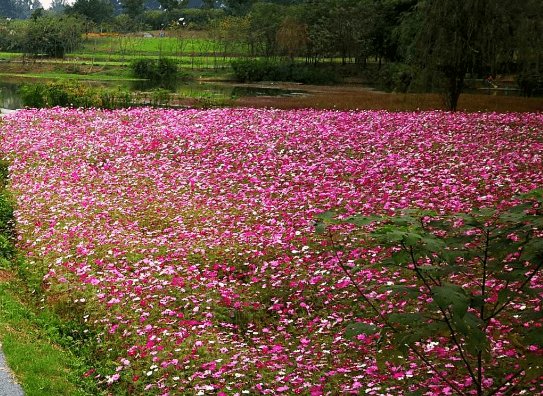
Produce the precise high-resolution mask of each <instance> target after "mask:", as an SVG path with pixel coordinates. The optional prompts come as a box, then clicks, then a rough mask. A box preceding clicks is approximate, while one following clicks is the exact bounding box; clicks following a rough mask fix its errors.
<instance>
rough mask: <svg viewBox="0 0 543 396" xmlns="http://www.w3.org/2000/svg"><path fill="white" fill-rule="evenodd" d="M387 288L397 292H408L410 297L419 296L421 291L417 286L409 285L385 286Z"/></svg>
mask: <svg viewBox="0 0 543 396" xmlns="http://www.w3.org/2000/svg"><path fill="white" fill-rule="evenodd" d="M385 288H386V289H387V290H391V291H392V292H393V293H395V294H407V296H408V297H412V298H413V297H417V296H418V295H419V294H420V291H419V289H418V288H417V287H409V286H404V285H392V286H385Z"/></svg>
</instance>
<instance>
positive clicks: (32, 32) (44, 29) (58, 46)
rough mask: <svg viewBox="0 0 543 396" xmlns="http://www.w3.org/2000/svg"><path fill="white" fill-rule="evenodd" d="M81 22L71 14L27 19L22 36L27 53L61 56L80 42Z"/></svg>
mask: <svg viewBox="0 0 543 396" xmlns="http://www.w3.org/2000/svg"><path fill="white" fill-rule="evenodd" d="M82 33H83V24H82V22H81V21H80V20H79V19H78V18H75V17H72V16H61V17H58V16H43V17H41V18H37V19H36V20H32V21H29V22H28V24H27V27H26V31H25V33H24V38H23V47H24V51H25V53H27V54H31V55H39V54H46V55H48V56H51V57H55V58H62V57H63V56H64V54H65V53H67V52H71V51H73V50H75V49H76V48H77V47H78V45H79V44H81V41H82V38H81V34H82Z"/></svg>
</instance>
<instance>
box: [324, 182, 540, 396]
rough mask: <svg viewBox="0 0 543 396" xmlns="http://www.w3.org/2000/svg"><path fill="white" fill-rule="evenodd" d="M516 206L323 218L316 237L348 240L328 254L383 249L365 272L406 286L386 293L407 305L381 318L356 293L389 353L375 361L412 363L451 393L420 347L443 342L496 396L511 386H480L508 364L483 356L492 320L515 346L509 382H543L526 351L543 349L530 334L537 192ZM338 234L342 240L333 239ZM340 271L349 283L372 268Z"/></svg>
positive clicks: (535, 318) (536, 269)
mask: <svg viewBox="0 0 543 396" xmlns="http://www.w3.org/2000/svg"><path fill="white" fill-rule="evenodd" d="M520 200H521V201H522V202H521V203H519V204H517V205H516V206H513V207H511V208H509V209H507V210H502V211H500V210H497V209H491V208H485V209H475V210H473V212H471V213H459V214H451V215H438V214H436V213H435V212H429V211H417V210H407V211H405V212H403V213H402V215H400V216H397V217H387V216H381V217H368V216H351V217H348V218H340V217H338V216H337V215H335V214H334V213H333V212H326V213H323V214H321V215H320V216H318V221H317V224H316V230H317V232H318V233H319V234H328V236H329V238H331V239H332V240H334V235H336V237H337V236H338V235H340V237H341V235H343V237H341V238H345V235H348V239H342V241H344V242H343V244H342V245H336V244H335V243H334V246H335V249H336V250H337V249H339V250H348V249H351V248H353V247H356V246H358V245H359V244H360V245H363V246H370V245H372V244H374V245H379V246H381V247H384V248H386V249H387V250H386V251H387V252H388V253H387V254H385V255H384V256H383V257H382V260H380V261H379V262H378V263H377V264H374V265H376V266H377V267H379V268H382V267H385V268H390V269H391V270H393V271H399V273H400V274H401V276H402V278H404V279H406V284H400V285H390V286H386V289H387V290H389V291H390V292H391V293H392V294H391V297H390V298H392V299H393V300H394V301H396V299H400V300H403V301H407V304H406V305H405V307H404V308H401V309H396V310H394V311H393V312H389V313H386V314H383V313H382V312H383V311H382V310H381V309H380V308H379V302H378V301H373V300H372V299H370V298H368V297H367V296H366V294H365V287H367V285H358V286H357V287H356V290H357V292H358V294H359V297H360V298H361V300H363V301H365V302H366V303H365V304H364V306H366V307H367V306H368V305H369V306H371V307H372V308H373V310H374V312H375V314H376V317H374V318H372V320H377V319H378V326H379V327H381V328H382V330H381V343H384V344H383V345H381V347H382V348H384V349H389V350H390V351H396V352H390V353H389V352H386V353H384V354H380V356H378V359H385V360H386V359H389V358H390V356H391V354H392V355H393V354H394V353H396V355H398V353H399V354H400V355H402V356H408V355H409V354H411V355H413V356H417V357H418V358H420V359H422V360H423V362H424V363H426V364H427V365H428V367H429V368H430V369H431V370H432V371H434V373H435V374H436V375H439V376H440V377H441V379H442V380H443V381H445V382H446V383H447V384H448V385H449V386H451V387H453V389H454V384H452V382H451V381H450V380H449V379H447V378H446V377H444V376H442V375H441V374H440V373H439V367H441V364H443V362H440V361H439V358H436V357H435V356H433V355H431V354H429V353H427V352H425V349H424V348H423V346H424V345H425V343H427V342H429V341H436V340H437V339H439V338H440V339H442V340H443V339H446V340H447V344H448V345H449V347H451V348H453V349H454V350H455V351H456V353H457V354H458V359H459V360H460V361H461V362H462V364H463V366H464V370H465V372H466V375H469V376H470V377H471V380H472V382H473V385H472V386H473V389H474V390H475V391H476V393H477V394H478V395H483V394H493V393H492V392H496V391H498V390H500V389H501V391H504V390H506V388H507V387H508V386H513V384H509V385H506V384H503V386H504V388H500V389H496V388H492V387H491V386H486V385H485V384H484V383H483V382H482V379H481V378H485V377H486V378H488V377H493V379H494V383H495V384H497V383H500V381H501V380H502V378H501V377H502V376H503V375H505V374H506V373H509V370H510V367H509V366H508V364H509V363H508V362H509V361H508V360H504V359H497V357H496V356H492V355H491V352H490V344H491V341H492V340H493V335H492V334H491V332H490V331H489V330H488V329H489V328H490V327H491V323H495V321H498V322H499V323H506V324H507V327H508V329H507V333H504V334H501V335H500V337H504V338H505V339H506V341H503V342H506V343H508V344H510V345H512V346H514V347H515V349H516V353H517V354H518V356H520V358H518V361H519V362H522V363H520V364H521V367H524V369H523V370H521V371H519V372H518V373H517V374H516V376H518V381H520V382H521V383H522V382H524V383H526V382H527V381H530V380H531V379H533V378H537V377H538V376H541V375H543V365H542V361H541V359H540V358H539V360H538V359H536V358H535V357H534V356H531V355H532V354H531V352H530V351H529V346H530V345H538V346H543V338H542V337H541V332H540V328H539V327H538V326H539V324H538V323H541V316H542V315H541V312H540V311H539V308H538V306H537V304H533V301H534V300H533V298H536V299H537V297H536V296H540V293H541V291H542V289H541V288H539V287H540V286H538V285H537V282H532V281H533V280H535V279H538V277H539V276H540V275H541V268H542V267H543V238H542V235H541V230H542V229H543V190H534V191H532V192H531V193H530V194H526V195H524V196H521V197H520ZM345 227H347V228H348V229H349V231H348V233H347V234H345V232H342V231H341V230H342V229H343V230H344V229H345ZM353 227H354V229H353ZM347 246H349V248H347ZM339 265H340V266H341V268H342V270H343V271H344V272H345V273H346V274H347V275H349V277H350V278H351V279H354V278H353V274H356V272H357V271H358V270H360V269H362V268H366V267H369V266H371V265H370V264H364V263H359V264H358V265H357V266H355V267H354V268H352V267H351V266H347V265H346V264H344V263H341V262H340V263H339ZM421 301H424V303H420V302H421ZM519 306H522V309H520V310H519V309H518V307H519ZM389 307H390V305H389ZM375 332H376V328H375V326H373V325H367V324H364V323H355V324H351V325H349V327H347V329H346V336H353V335H357V334H361V333H366V334H373V333H375ZM534 359H535V360H534ZM383 363H384V362H381V363H380V365H381V366H383V365H384V364H383ZM455 390H456V391H458V389H455ZM485 392H488V393H485ZM459 393H462V392H459Z"/></svg>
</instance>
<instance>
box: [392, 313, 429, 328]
mask: <svg viewBox="0 0 543 396" xmlns="http://www.w3.org/2000/svg"><path fill="white" fill-rule="evenodd" d="M388 319H389V320H390V321H391V322H392V323H399V324H402V325H407V326H413V325H415V327H417V326H420V325H422V324H424V323H425V322H426V318H425V317H424V315H422V314H420V313H393V314H390V315H389V316H388Z"/></svg>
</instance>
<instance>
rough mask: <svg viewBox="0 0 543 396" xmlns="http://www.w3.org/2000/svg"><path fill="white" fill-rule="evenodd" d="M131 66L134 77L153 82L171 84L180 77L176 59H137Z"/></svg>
mask: <svg viewBox="0 0 543 396" xmlns="http://www.w3.org/2000/svg"><path fill="white" fill-rule="evenodd" d="M131 67H132V72H133V74H134V76H135V77H137V78H142V79H146V80H149V81H150V82H152V83H155V84H161V85H171V84H173V83H175V82H176V81H177V80H178V79H179V78H180V75H179V66H178V64H177V61H175V60H174V59H170V58H159V59H149V58H144V59H138V60H136V61H134V62H132V64H131Z"/></svg>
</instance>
